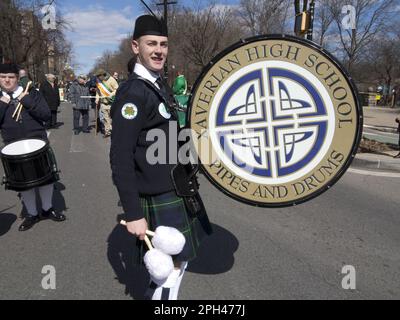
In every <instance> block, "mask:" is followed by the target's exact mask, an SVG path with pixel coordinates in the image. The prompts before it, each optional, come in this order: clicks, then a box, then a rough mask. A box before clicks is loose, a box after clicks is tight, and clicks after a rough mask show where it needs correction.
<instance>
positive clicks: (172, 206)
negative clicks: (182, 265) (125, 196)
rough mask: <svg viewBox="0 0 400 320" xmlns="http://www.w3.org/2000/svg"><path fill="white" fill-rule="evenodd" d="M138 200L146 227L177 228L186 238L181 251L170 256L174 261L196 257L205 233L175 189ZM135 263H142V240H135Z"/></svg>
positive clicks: (143, 251) (143, 249) (150, 228)
mask: <svg viewBox="0 0 400 320" xmlns="http://www.w3.org/2000/svg"><path fill="white" fill-rule="evenodd" d="M140 202H141V206H142V209H143V213H144V217H145V218H146V220H147V223H148V228H149V230H151V231H155V230H156V229H157V227H159V226H167V227H173V228H176V229H178V230H179V231H180V232H182V233H183V235H184V236H185V238H186V243H185V246H184V248H183V250H182V252H181V253H180V254H178V255H175V256H172V258H173V260H174V262H181V261H191V260H193V259H195V258H196V256H197V252H198V249H199V247H200V243H201V240H202V239H203V238H204V237H205V236H206V235H207V233H206V231H205V230H204V228H203V227H202V225H201V223H200V222H199V219H198V218H197V217H191V216H190V214H189V213H188V211H187V209H186V206H185V202H184V200H183V199H182V198H181V197H178V196H177V195H176V193H175V191H171V192H167V193H163V194H160V195H153V196H144V195H141V196H140ZM136 246H137V250H136V251H137V252H136V254H135V260H136V264H143V256H144V254H145V253H146V250H147V247H146V245H145V244H144V241H140V240H139V239H138V240H137V241H136Z"/></svg>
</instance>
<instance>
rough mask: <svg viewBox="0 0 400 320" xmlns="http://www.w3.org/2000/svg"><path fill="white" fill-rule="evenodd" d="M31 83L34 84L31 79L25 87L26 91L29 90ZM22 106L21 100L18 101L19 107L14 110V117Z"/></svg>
mask: <svg viewBox="0 0 400 320" xmlns="http://www.w3.org/2000/svg"><path fill="white" fill-rule="evenodd" d="M31 84H32V81H29V82H28V84H27V85H26V88H25V91H24V93H27V92H28V90H29V87H30V86H31ZM20 107H21V102H20V103H18V105H17V107H16V108H15V111H14V113H13V115H12V117H13V118H14V117H15V115H16V114H17V112H18V110H19V108H20Z"/></svg>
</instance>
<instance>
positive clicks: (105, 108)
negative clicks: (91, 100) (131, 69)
mask: <svg viewBox="0 0 400 320" xmlns="http://www.w3.org/2000/svg"><path fill="white" fill-rule="evenodd" d="M96 77H97V83H96V86H97V93H96V105H97V104H100V114H101V115H100V118H101V119H102V120H103V124H104V138H108V137H110V136H111V130H112V121H111V117H110V110H111V104H112V103H113V101H114V99H115V94H116V92H117V89H118V82H117V81H116V80H115V79H114V78H113V77H111V76H110V75H109V74H108V73H107V72H106V71H105V70H103V69H99V70H97V72H96Z"/></svg>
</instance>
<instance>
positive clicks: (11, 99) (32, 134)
mask: <svg viewBox="0 0 400 320" xmlns="http://www.w3.org/2000/svg"><path fill="white" fill-rule="evenodd" d="M18 71H19V70H18V67H17V66H16V65H14V64H0V88H1V92H0V130H1V135H2V138H3V141H4V143H6V144H9V143H11V142H13V141H17V140H20V139H27V138H38V139H42V140H45V141H48V140H47V134H46V130H45V128H44V122H45V121H48V120H49V119H50V117H51V114H50V109H49V107H48V105H47V103H46V101H45V100H44V98H43V96H42V95H41V94H40V93H39V92H38V91H36V90H31V91H30V92H29V93H26V94H25V93H24V90H23V89H22V87H21V86H19V85H18ZM18 103H21V104H22V106H23V108H22V111H21V118H20V120H19V121H16V120H15V119H14V118H13V113H14V111H15V109H16V107H17V105H18ZM53 188H54V186H53V184H48V185H44V186H41V187H39V188H38V191H39V194H40V197H41V202H42V209H43V211H42V214H41V217H42V218H50V219H52V220H54V221H63V220H65V216H64V215H63V214H61V213H57V212H56V211H55V210H54V209H53V206H52V198H53ZM21 196H22V201H23V202H24V204H25V206H26V209H27V211H28V214H27V216H26V217H25V219H24V221H23V222H22V224H21V225H20V226H19V230H20V231H26V230H28V229H30V228H31V227H32V226H33V225H34V224H35V223H37V222H38V221H39V220H40V217H39V215H38V211H37V208H36V194H35V189H31V190H27V191H22V192H21Z"/></svg>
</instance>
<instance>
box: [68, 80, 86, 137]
mask: <svg viewBox="0 0 400 320" xmlns="http://www.w3.org/2000/svg"><path fill="white" fill-rule="evenodd" d="M86 80H87V79H86V76H85V75H80V76H79V77H78V78H77V80H75V81H74V82H73V83H72V85H71V87H70V98H71V103H72V104H73V105H74V106H73V108H74V112H73V113H74V134H75V135H78V134H79V128H80V127H79V122H80V118H82V121H83V123H82V132H84V133H90V130H89V109H90V99H88V98H87V97H88V96H89V88H88V87H87V86H86ZM81 97H85V98H81Z"/></svg>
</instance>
